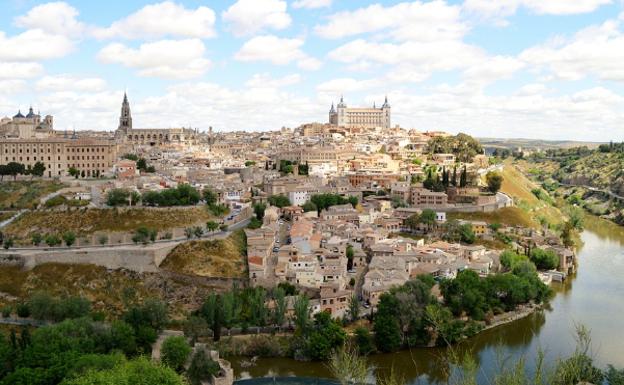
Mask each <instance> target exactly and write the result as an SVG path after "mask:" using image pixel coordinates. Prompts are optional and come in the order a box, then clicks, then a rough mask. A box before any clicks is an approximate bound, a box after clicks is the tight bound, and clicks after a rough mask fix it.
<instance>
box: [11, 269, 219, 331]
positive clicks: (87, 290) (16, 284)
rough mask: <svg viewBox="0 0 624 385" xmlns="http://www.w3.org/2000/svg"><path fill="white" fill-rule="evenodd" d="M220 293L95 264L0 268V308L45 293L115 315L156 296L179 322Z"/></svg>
mask: <svg viewBox="0 0 624 385" xmlns="http://www.w3.org/2000/svg"><path fill="white" fill-rule="evenodd" d="M222 290H224V287H223V286H213V285H208V284H206V283H202V282H196V281H193V282H192V283H190V282H189V281H186V280H183V279H179V278H172V277H169V276H168V275H167V274H166V273H162V274H161V273H143V274H140V273H136V272H132V271H128V270H107V269H106V268H104V267H99V266H94V265H78V264H75V265H71V264H58V263H47V264H43V265H39V266H37V267H35V268H34V269H32V270H22V269H21V268H18V267H10V266H0V307H1V306H3V305H5V304H13V305H14V304H16V303H17V302H19V301H24V300H27V299H28V298H29V297H30V296H31V295H32V293H35V292H37V291H45V292H48V293H50V294H52V295H54V296H70V295H80V296H83V297H85V298H88V299H89V300H90V301H91V303H92V306H93V308H94V310H96V311H101V312H104V313H105V314H107V315H110V316H116V315H119V314H121V313H122V312H123V311H124V309H126V308H127V306H128V304H132V303H139V302H142V301H143V300H144V299H145V298H149V297H155V298H159V299H161V300H163V301H165V302H166V303H167V304H168V307H169V312H170V315H171V316H172V317H174V318H176V319H178V318H181V317H183V316H185V315H186V314H188V312H189V311H192V310H196V309H197V308H198V307H199V306H200V305H201V303H202V302H203V300H204V299H205V298H206V296H207V295H208V294H209V293H210V292H214V291H222Z"/></svg>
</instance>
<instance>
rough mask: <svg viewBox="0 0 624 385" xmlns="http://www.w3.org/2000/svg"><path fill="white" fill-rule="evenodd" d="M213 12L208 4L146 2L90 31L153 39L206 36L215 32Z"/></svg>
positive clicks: (97, 33)
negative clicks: (131, 11) (111, 21)
mask: <svg viewBox="0 0 624 385" xmlns="http://www.w3.org/2000/svg"><path fill="white" fill-rule="evenodd" d="M214 23H215V13H214V11H213V10H212V9H210V8H208V7H203V6H201V7H198V8H197V9H194V10H191V9H187V8H185V7H184V6H183V5H181V4H176V3H174V2H171V1H165V2H162V3H157V4H150V5H146V6H145V7H143V8H141V9H140V10H138V11H137V12H135V13H133V14H131V15H129V16H127V17H125V18H124V19H121V20H118V21H115V22H114V23H113V24H111V26H110V27H108V28H100V29H97V30H95V31H94V34H95V36H96V37H98V38H111V37H122V38H127V39H142V38H146V39H155V38H161V37H165V36H172V37H194V38H209V37H213V36H215V30H214Z"/></svg>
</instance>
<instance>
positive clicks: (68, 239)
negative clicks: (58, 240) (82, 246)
mask: <svg viewBox="0 0 624 385" xmlns="http://www.w3.org/2000/svg"><path fill="white" fill-rule="evenodd" d="M63 241H65V245H67V247H71V245H73V244H74V242H76V234H74V233H73V232H72V231H66V232H65V233H63Z"/></svg>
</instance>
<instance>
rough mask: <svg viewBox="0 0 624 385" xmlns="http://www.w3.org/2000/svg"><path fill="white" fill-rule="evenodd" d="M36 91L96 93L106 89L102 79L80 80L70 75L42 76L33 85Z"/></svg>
mask: <svg viewBox="0 0 624 385" xmlns="http://www.w3.org/2000/svg"><path fill="white" fill-rule="evenodd" d="M35 86H36V88H37V90H38V91H40V92H42V91H86V92H98V91H103V90H104V89H105V88H106V81H105V80H104V79H102V78H96V77H92V78H81V77H78V76H75V75H71V74H60V75H48V76H44V77H42V78H41V79H39V80H38V81H37V83H36V84H35Z"/></svg>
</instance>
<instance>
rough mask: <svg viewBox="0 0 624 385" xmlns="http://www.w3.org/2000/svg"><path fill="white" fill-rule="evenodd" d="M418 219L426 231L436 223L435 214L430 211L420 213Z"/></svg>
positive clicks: (425, 210)
mask: <svg viewBox="0 0 624 385" xmlns="http://www.w3.org/2000/svg"><path fill="white" fill-rule="evenodd" d="M418 219H419V221H420V223H422V224H424V225H425V226H427V229H428V230H431V228H432V227H433V226H434V225H435V223H436V213H435V211H433V210H431V209H424V210H423V211H422V213H420V217H419V218H418Z"/></svg>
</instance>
